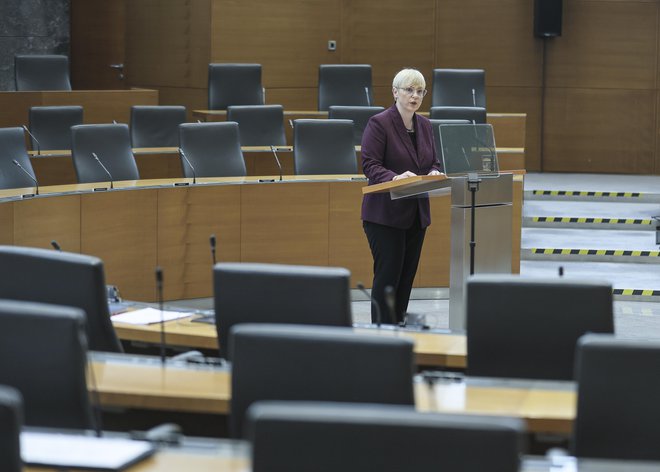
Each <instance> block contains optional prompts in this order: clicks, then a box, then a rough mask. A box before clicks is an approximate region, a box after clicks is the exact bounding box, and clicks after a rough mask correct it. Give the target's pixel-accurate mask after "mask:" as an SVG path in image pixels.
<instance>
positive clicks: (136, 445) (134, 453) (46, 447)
mask: <svg viewBox="0 0 660 472" xmlns="http://www.w3.org/2000/svg"><path fill="white" fill-rule="evenodd" d="M153 453H154V448H153V446H152V445H151V444H150V443H148V442H146V441H133V440H130V439H121V438H97V437H92V436H78V435H69V434H54V433H37V432H22V433H21V456H22V458H23V462H25V463H26V464H30V465H45V466H51V467H64V468H73V467H76V468H85V469H98V470H111V471H119V470H122V469H124V468H126V467H128V466H129V465H131V464H134V463H136V462H137V461H139V460H141V459H144V458H146V457H149V456H150V455H151V454H153Z"/></svg>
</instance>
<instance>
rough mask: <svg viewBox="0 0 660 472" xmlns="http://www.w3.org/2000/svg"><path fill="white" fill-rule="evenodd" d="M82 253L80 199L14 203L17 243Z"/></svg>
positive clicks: (41, 199)
mask: <svg viewBox="0 0 660 472" xmlns="http://www.w3.org/2000/svg"><path fill="white" fill-rule="evenodd" d="M53 240H55V241H57V242H58V243H59V244H60V246H61V247H62V249H63V250H65V251H70V252H80V196H79V195H63V196H61V197H58V198H33V199H29V200H23V201H19V202H15V203H14V244H16V245H17V246H31V247H41V248H47V249H50V248H51V245H50V242H51V241H53Z"/></svg>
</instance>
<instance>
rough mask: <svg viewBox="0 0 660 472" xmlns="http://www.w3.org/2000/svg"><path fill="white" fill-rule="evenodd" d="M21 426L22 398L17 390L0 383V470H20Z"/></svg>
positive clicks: (17, 471) (19, 471)
mask: <svg viewBox="0 0 660 472" xmlns="http://www.w3.org/2000/svg"><path fill="white" fill-rule="evenodd" d="M22 426H23V399H22V398H21V394H20V392H19V391H18V390H16V389H15V388H13V387H9V386H7V385H0V470H2V471H5V472H21V471H22V470H23V462H22V460H21V443H20V434H21V427H22Z"/></svg>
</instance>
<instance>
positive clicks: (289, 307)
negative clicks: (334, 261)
mask: <svg viewBox="0 0 660 472" xmlns="http://www.w3.org/2000/svg"><path fill="white" fill-rule="evenodd" d="M350 278H351V273H350V272H349V271H348V270H347V269H344V268H340V267H311V266H294V265H282V264H256V263H219V264H216V265H215V267H214V269H213V288H214V297H215V317H216V328H217V330H218V342H219V345H220V357H224V358H226V357H227V356H228V355H229V350H228V349H227V342H228V340H229V331H230V329H231V328H232V327H233V326H234V325H236V324H239V323H289V324H316V325H330V326H332V325H334V326H351V323H352V315H351V287H350Z"/></svg>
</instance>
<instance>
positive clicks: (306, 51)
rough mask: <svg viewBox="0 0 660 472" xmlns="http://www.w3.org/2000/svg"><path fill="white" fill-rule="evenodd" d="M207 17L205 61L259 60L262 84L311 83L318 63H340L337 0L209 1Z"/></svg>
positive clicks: (289, 85) (299, 85) (307, 85)
mask: <svg viewBox="0 0 660 472" xmlns="http://www.w3.org/2000/svg"><path fill="white" fill-rule="evenodd" d="M255 12H259V13H258V14H255ZM211 17H212V25H211V62H255V63H259V64H261V65H262V66H263V76H262V78H263V84H264V87H266V88H267V89H271V88H312V87H316V86H317V83H318V66H319V64H333V63H340V62H342V61H341V58H340V55H341V53H342V48H343V47H344V45H343V44H341V41H340V18H341V0H253V1H251V2H250V4H249V8H246V3H245V2H243V1H240V0H212V13H211ZM331 39H334V40H336V41H338V45H337V51H328V40H331ZM271 93H273V92H272V91H270V90H268V91H267V96H266V100H267V101H268V103H276V102H274V101H273V100H272V99H270V98H269V97H268V96H269V95H270V94H271Z"/></svg>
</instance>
